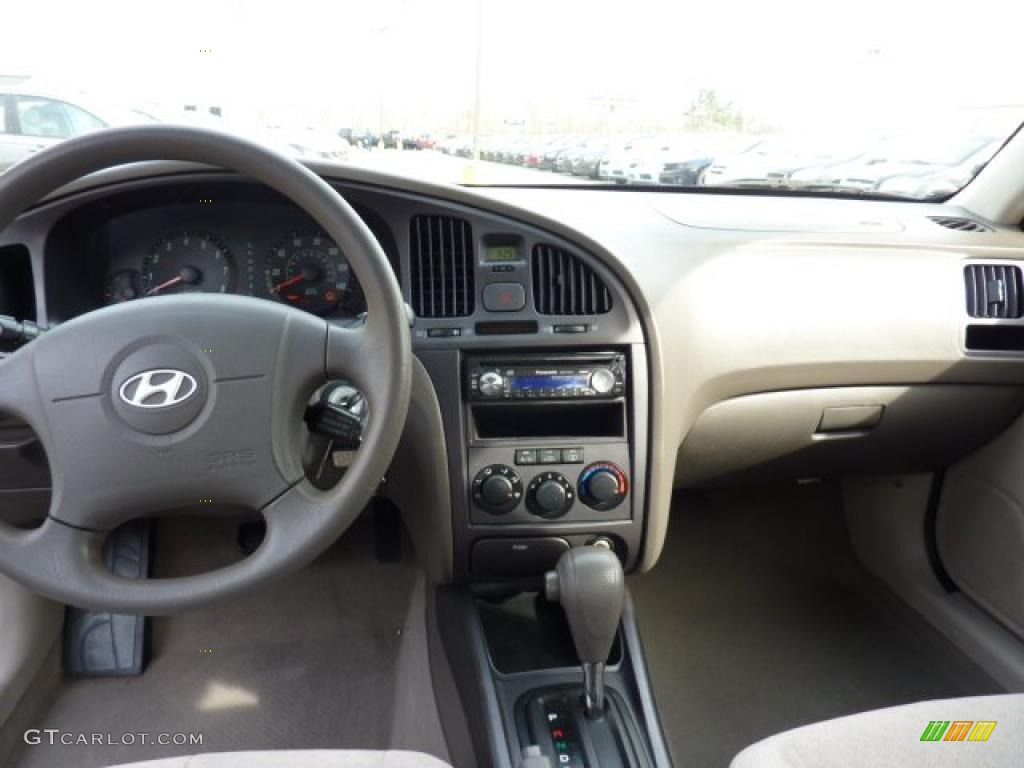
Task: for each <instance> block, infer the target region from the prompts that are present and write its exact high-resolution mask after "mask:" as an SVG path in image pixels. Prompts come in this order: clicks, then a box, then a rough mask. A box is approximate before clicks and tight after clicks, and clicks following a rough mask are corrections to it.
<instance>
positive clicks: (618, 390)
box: [466, 352, 626, 400]
mask: <svg viewBox="0 0 1024 768" xmlns="http://www.w3.org/2000/svg"><path fill="white" fill-rule="evenodd" d="M625 392H626V358H625V356H624V355H622V354H619V353H615V352H608V353H600V354H586V355H579V356H572V355H565V356H550V357H543V358H541V357H537V358H528V357H519V358H513V357H509V358H495V357H486V358H485V357H480V358H470V359H469V360H468V361H467V364H466V394H467V396H468V397H469V399H470V400H538V399H550V400H556V399H557V400H565V399H580V400H592V399H595V398H614V397H620V396H621V395H624V394H625Z"/></svg>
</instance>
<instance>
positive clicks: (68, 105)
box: [0, 80, 154, 172]
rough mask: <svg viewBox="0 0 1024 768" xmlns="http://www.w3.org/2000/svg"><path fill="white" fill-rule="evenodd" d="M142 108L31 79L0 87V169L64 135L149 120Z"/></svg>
mask: <svg viewBox="0 0 1024 768" xmlns="http://www.w3.org/2000/svg"><path fill="white" fill-rule="evenodd" d="M153 121H154V118H153V116H152V115H150V114H148V113H146V112H145V111H141V110H136V109H130V108H125V107H122V106H118V105H116V104H110V103H108V102H105V101H103V100H101V99H98V98H96V97H94V96H91V95H90V94H88V93H84V92H74V91H71V92H69V91H63V90H60V89H56V88H47V87H46V86H45V85H44V84H33V82H32V81H31V80H26V81H24V82H19V83H16V84H10V85H5V86H3V87H0V172H2V171H4V170H6V169H7V168H9V167H10V166H12V165H14V164H15V163H17V162H19V161H20V160H24V159H25V158H26V157H29V156H30V155H33V154H35V153H36V152H38V151H39V150H41V149H45V148H46V147H49V146H51V145H52V144H58V143H60V142H61V141H63V140H64V139H69V138H72V137H74V136H81V135H82V134H85V133H89V132H91V131H97V130H100V129H102V128H107V127H109V126H114V125H132V124H135V123H148V122H153Z"/></svg>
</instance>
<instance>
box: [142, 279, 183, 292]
mask: <svg viewBox="0 0 1024 768" xmlns="http://www.w3.org/2000/svg"><path fill="white" fill-rule="evenodd" d="M184 280H185V278H183V277H182V276H181V275H178V276H177V277H172V278H171V279H170V280H166V281H164V282H162V283H160V285H154V286H153V287H152V288H150V289H149V290H148V291H146V295H147V296H152V295H153V294H154V293H160V291H162V290H164V289H165V288H172V287H174V286H175V285H177V284H178V283H181V282H184Z"/></svg>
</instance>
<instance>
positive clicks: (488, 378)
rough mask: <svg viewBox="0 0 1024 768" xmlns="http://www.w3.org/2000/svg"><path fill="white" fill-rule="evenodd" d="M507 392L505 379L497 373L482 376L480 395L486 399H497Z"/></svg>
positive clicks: (489, 372) (488, 372)
mask: <svg viewBox="0 0 1024 768" xmlns="http://www.w3.org/2000/svg"><path fill="white" fill-rule="evenodd" d="M504 391H505V379H504V378H502V376H501V374H500V373H497V372H496V371H487V372H486V373H482V374H480V394H481V395H483V396H484V397H497V396H498V395H500V394H501V393H502V392H504Z"/></svg>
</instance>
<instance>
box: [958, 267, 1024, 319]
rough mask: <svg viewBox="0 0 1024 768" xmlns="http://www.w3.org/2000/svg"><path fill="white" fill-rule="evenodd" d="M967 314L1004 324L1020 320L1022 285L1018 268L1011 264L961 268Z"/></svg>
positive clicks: (1023, 308)
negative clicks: (1000, 321)
mask: <svg viewBox="0 0 1024 768" xmlns="http://www.w3.org/2000/svg"><path fill="white" fill-rule="evenodd" d="M964 284H965V285H966V288H967V314H968V315H970V316H971V317H982V318H987V319H1000V320H1005V319H1009V318H1017V317H1020V316H1021V314H1022V313H1024V312H1022V310H1024V305H1022V296H1024V281H1022V279H1021V271H1020V268H1019V267H1016V266H1013V265H1011V264H969V265H967V266H966V267H964Z"/></svg>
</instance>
